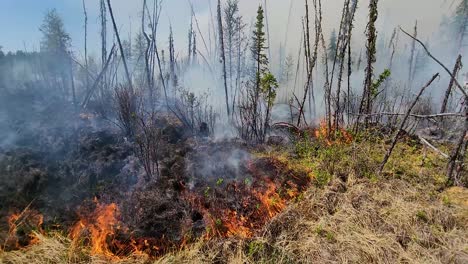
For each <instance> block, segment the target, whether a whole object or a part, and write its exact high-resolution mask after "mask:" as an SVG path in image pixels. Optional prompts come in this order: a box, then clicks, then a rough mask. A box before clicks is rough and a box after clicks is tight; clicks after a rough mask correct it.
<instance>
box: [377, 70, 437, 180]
mask: <svg viewBox="0 0 468 264" xmlns="http://www.w3.org/2000/svg"><path fill="white" fill-rule="evenodd" d="M437 77H439V73H437V74H435V75H434V76H432V78H431V80H430V81H429V82H428V83H427V84H426V85H424V86H423V87H422V88H421V90H420V91H419V93H418V95H417V96H416V98H415V99H414V101H413V103H412V104H411V106H410V107H409V108H408V111H407V112H406V114H405V117H404V118H403V121H402V122H401V124H400V127H399V128H398V131H397V133H396V134H395V137H394V138H393V140H392V144H391V145H390V148H389V149H388V151H387V153H386V154H385V157H384V159H383V161H382V164H381V165H380V168H379V171H378V174H381V173H382V171H383V169H384V167H385V164H387V161H388V159H389V158H390V155H392V152H393V149H394V148H395V145H396V143H397V141H398V138H399V137H400V134H401V132H402V131H403V128H404V126H405V124H406V121H407V120H408V117H409V116H410V114H411V111H412V110H413V108H414V106H415V105H416V103H417V102H418V100H419V98H420V97H421V95H422V94H423V92H424V90H426V88H427V87H429V86H430V85H431V84H432V82H433V81H434V80H435V79H436V78H437Z"/></svg>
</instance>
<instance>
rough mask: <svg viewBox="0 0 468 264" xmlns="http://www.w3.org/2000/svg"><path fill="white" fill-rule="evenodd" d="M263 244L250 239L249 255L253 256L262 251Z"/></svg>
mask: <svg viewBox="0 0 468 264" xmlns="http://www.w3.org/2000/svg"><path fill="white" fill-rule="evenodd" d="M264 248H265V245H264V244H263V243H262V242H260V241H252V242H250V243H249V253H248V254H249V256H253V255H255V254H257V253H259V252H261V251H263V250H264Z"/></svg>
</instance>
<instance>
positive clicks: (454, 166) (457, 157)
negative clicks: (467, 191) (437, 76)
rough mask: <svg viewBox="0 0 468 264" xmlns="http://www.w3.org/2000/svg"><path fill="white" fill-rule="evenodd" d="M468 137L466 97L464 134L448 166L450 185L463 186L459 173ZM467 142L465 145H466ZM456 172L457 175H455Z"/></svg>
mask: <svg viewBox="0 0 468 264" xmlns="http://www.w3.org/2000/svg"><path fill="white" fill-rule="evenodd" d="M467 137H468V96H465V124H464V128H463V132H462V133H461V135H460V138H459V140H458V142H457V146H456V147H455V149H454V150H453V151H452V154H451V155H450V161H449V163H448V166H447V178H448V180H449V182H448V183H449V184H453V185H461V184H462V182H461V181H460V180H461V179H459V178H458V177H457V176H458V175H459V174H460V173H459V171H461V170H462V167H463V161H464V159H465V155H466V148H467V145H468V141H467V142H465V140H466V139H467ZM464 142H465V143H464ZM455 170H456V171H457V173H455Z"/></svg>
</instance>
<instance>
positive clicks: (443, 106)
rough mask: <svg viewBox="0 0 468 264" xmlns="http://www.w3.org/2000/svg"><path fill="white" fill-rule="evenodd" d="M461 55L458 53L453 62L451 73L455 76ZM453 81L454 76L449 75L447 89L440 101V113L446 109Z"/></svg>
mask: <svg viewBox="0 0 468 264" xmlns="http://www.w3.org/2000/svg"><path fill="white" fill-rule="evenodd" d="M461 59H462V56H461V55H458V58H457V61H456V62H455V66H454V67H453V71H452V75H453V76H457V74H458V72H459V71H460V69H461V67H462V62H461ZM453 83H454V78H452V77H450V83H449V86H448V88H447V91H445V96H444V101H443V102H442V108H441V109H440V112H441V113H445V112H446V111H447V104H448V100H449V97H450V95H451V94H452V87H453Z"/></svg>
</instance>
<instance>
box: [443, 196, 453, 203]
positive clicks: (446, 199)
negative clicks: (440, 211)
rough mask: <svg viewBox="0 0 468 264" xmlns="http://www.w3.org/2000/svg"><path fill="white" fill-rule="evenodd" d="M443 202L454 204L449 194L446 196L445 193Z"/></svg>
mask: <svg viewBox="0 0 468 264" xmlns="http://www.w3.org/2000/svg"><path fill="white" fill-rule="evenodd" d="M442 202H443V203H444V204H445V205H451V204H452V202H451V201H450V198H449V197H448V196H446V195H444V196H443V197H442Z"/></svg>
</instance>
